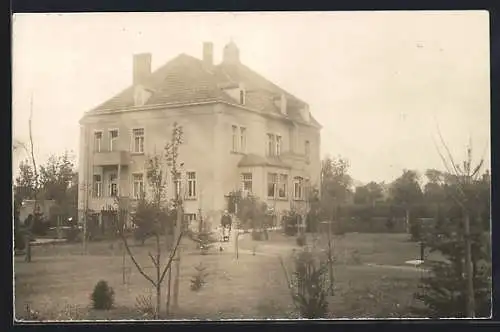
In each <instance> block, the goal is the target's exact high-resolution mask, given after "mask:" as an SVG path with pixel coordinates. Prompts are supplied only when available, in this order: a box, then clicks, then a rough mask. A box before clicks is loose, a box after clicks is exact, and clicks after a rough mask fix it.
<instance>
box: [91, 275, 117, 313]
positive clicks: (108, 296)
mask: <svg viewBox="0 0 500 332" xmlns="http://www.w3.org/2000/svg"><path fill="white" fill-rule="evenodd" d="M114 297H115V292H114V290H113V288H112V287H110V286H109V285H108V283H107V282H106V281H105V280H101V281H99V282H98V283H97V284H96V285H95V287H94V291H93V292H92V295H91V299H92V307H93V308H94V309H97V310H109V309H111V307H112V306H113V303H114Z"/></svg>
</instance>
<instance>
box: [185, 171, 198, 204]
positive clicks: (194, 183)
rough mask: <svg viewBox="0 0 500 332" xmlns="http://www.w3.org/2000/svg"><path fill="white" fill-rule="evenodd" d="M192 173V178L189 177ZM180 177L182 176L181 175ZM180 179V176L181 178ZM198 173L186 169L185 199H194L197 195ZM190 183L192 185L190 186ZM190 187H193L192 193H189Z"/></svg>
mask: <svg viewBox="0 0 500 332" xmlns="http://www.w3.org/2000/svg"><path fill="white" fill-rule="evenodd" d="M192 174H194V178H189V176H190V175H192ZM181 177H182V176H181ZM181 181H182V178H181ZM197 182H198V175H197V174H196V171H193V170H188V171H186V189H187V190H186V195H185V196H186V199H196V198H197V197H198V188H197V187H198V183H197ZM191 185H192V186H193V187H192V188H191ZM191 189H193V190H192V191H193V193H191Z"/></svg>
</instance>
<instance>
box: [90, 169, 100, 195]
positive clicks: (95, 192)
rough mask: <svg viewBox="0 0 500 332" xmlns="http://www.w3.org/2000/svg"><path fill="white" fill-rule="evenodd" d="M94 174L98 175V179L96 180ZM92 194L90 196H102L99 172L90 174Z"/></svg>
mask: <svg viewBox="0 0 500 332" xmlns="http://www.w3.org/2000/svg"><path fill="white" fill-rule="evenodd" d="M96 176H98V177H99V181H96ZM96 189H97V190H96ZM92 194H93V195H92V196H93V197H95V198H101V197H102V175H101V174H94V175H93V176H92Z"/></svg>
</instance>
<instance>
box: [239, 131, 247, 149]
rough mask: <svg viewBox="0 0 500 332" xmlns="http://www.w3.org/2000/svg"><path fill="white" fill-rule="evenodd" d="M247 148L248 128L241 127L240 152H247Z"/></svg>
mask: <svg viewBox="0 0 500 332" xmlns="http://www.w3.org/2000/svg"><path fill="white" fill-rule="evenodd" d="M246 148H247V129H246V128H244V127H240V152H245V151H246Z"/></svg>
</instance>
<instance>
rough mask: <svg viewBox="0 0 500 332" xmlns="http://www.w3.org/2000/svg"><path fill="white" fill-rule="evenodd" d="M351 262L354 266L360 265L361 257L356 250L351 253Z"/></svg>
mask: <svg viewBox="0 0 500 332" xmlns="http://www.w3.org/2000/svg"><path fill="white" fill-rule="evenodd" d="M351 260H352V262H353V263H354V264H356V265H360V264H361V255H360V254H359V251H358V250H354V251H353V252H352V253H351Z"/></svg>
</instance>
